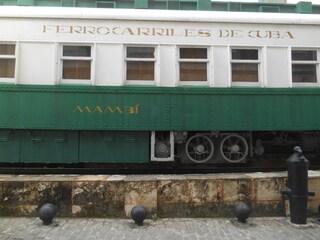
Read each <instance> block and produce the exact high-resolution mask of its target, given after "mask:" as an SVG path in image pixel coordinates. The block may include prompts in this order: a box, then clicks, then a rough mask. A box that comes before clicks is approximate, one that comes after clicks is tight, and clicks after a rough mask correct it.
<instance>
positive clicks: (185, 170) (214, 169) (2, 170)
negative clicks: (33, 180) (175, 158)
mask: <svg viewBox="0 0 320 240" xmlns="http://www.w3.org/2000/svg"><path fill="white" fill-rule="evenodd" d="M286 170H287V167H286V166H280V167H279V166H277V167H256V166H255V167H252V166H233V167H230V166H195V165H188V166H174V165H163V164H162V165H161V166H158V165H147V166H145V165H139V166H137V165H134V164H133V165H127V166H126V167H123V166H117V165H103V166H101V165H100V166H83V167H74V166H0V174H26V175H32V174H82V175H86V174H88V175H89V174H207V173H250V172H280V171H286ZM309 170H320V166H319V165H312V166H310V167H309Z"/></svg>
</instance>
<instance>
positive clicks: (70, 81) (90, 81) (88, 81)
mask: <svg viewBox="0 0 320 240" xmlns="http://www.w3.org/2000/svg"><path fill="white" fill-rule="evenodd" d="M64 46H75V47H82V46H83V47H90V50H91V54H90V56H89V57H81V56H80V57H79V56H63V47H64ZM95 49H96V46H95V44H92V43H72V44H70V43H61V44H60V49H59V58H60V71H59V72H60V75H59V82H60V83H61V84H84V85H94V73H95V53H96V51H95ZM64 60H80V61H90V79H64V78H63V61H64Z"/></svg>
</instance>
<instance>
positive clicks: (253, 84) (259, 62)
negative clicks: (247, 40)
mask: <svg viewBox="0 0 320 240" xmlns="http://www.w3.org/2000/svg"><path fill="white" fill-rule="evenodd" d="M235 49H236V50H257V52H258V59H233V58H232V50H235ZM229 54H230V55H229V59H230V65H229V66H230V74H229V76H230V78H229V79H230V80H229V86H248V87H257V86H261V85H262V83H263V79H262V76H263V75H262V60H261V59H263V57H262V48H261V47H252V46H250V47H249V46H248V47H246V46H231V47H230V51H229ZM233 63H244V64H245V63H248V64H257V69H258V81H257V82H234V81H233V79H232V64H233Z"/></svg>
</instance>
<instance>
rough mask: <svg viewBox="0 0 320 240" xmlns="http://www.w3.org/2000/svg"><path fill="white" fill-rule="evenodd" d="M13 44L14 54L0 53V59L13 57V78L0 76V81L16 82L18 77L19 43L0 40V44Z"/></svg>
mask: <svg viewBox="0 0 320 240" xmlns="http://www.w3.org/2000/svg"><path fill="white" fill-rule="evenodd" d="M6 44H8V45H15V49H14V55H0V59H14V60H15V64H14V77H13V78H4V77H0V82H1V83H16V82H17V79H18V62H19V61H18V50H19V47H18V46H19V45H18V42H0V45H6Z"/></svg>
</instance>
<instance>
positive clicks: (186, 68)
mask: <svg viewBox="0 0 320 240" xmlns="http://www.w3.org/2000/svg"><path fill="white" fill-rule="evenodd" d="M180 81H207V63H200V62H199V63H195V62H180Z"/></svg>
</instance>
